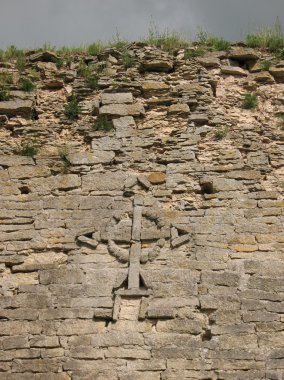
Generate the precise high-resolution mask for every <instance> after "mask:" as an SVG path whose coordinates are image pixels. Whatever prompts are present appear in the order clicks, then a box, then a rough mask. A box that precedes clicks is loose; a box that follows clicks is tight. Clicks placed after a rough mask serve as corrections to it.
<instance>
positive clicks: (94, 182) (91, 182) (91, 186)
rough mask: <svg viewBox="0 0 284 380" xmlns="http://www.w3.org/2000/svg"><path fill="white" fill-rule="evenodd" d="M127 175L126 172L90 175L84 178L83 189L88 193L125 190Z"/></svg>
mask: <svg viewBox="0 0 284 380" xmlns="http://www.w3.org/2000/svg"><path fill="white" fill-rule="evenodd" d="M126 178H127V174H126V173H124V172H108V173H90V174H87V175H85V176H83V177H82V189H83V190H84V191H85V190H88V191H115V190H123V187H124V181H125V179H126Z"/></svg>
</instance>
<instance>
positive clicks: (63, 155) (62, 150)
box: [58, 146, 71, 173]
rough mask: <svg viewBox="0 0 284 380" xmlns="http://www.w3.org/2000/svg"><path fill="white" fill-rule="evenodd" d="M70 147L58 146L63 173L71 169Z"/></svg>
mask: <svg viewBox="0 0 284 380" xmlns="http://www.w3.org/2000/svg"><path fill="white" fill-rule="evenodd" d="M68 154H69V149H68V147H67V146H62V147H59V148H58V155H59V157H60V159H61V161H62V164H63V173H68V172H69V170H70V166H71V162H70V161H69V160H68Z"/></svg>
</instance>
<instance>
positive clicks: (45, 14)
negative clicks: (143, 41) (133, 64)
mask: <svg viewBox="0 0 284 380" xmlns="http://www.w3.org/2000/svg"><path fill="white" fill-rule="evenodd" d="M283 11H284V3H283V0H270V1H269V2H268V1H267V0H176V1H173V0H0V47H2V48H3V47H5V46H8V45H11V44H15V45H17V46H19V47H36V46H39V45H42V44H43V43H44V42H50V43H51V44H54V45H57V46H60V45H78V44H81V43H90V42H93V41H95V40H99V39H100V40H104V41H109V40H111V39H112V38H113V36H114V35H115V33H116V30H118V31H119V32H120V34H121V35H122V36H124V37H125V38H128V39H130V40H134V39H138V38H141V37H144V36H145V35H146V34H147V32H148V28H149V24H150V20H151V18H152V19H153V20H154V21H155V23H156V25H157V26H158V27H159V28H160V29H161V30H163V29H165V28H168V29H170V30H171V29H174V30H176V31H178V32H183V33H184V34H186V35H191V36H193V35H194V33H195V31H196V29H197V27H198V26H201V27H202V28H203V29H205V30H207V31H208V32H211V33H213V34H216V35H220V36H223V37H225V38H228V39H240V38H243V37H244V36H245V35H246V34H247V32H248V31H249V30H250V29H253V28H254V27H255V26H256V25H272V24H273V23H274V22H275V19H276V16H277V15H279V16H280V17H282V20H281V21H282V23H284V12H283Z"/></svg>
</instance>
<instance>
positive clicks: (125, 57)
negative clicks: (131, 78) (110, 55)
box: [121, 50, 135, 69]
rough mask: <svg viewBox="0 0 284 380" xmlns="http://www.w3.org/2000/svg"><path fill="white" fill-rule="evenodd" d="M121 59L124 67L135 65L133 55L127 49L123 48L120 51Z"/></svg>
mask: <svg viewBox="0 0 284 380" xmlns="http://www.w3.org/2000/svg"><path fill="white" fill-rule="evenodd" d="M121 59H122V63H123V66H124V67H125V69H129V68H130V67H133V66H134V65H135V59H134V57H133V56H132V55H131V54H129V52H128V51H127V50H125V51H124V52H123V53H122V57H121Z"/></svg>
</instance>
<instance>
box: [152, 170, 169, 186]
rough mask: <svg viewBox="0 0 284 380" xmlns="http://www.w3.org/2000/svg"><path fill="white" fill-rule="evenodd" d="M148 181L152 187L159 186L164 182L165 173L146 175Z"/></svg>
mask: <svg viewBox="0 0 284 380" xmlns="http://www.w3.org/2000/svg"><path fill="white" fill-rule="evenodd" d="M148 180H149V181H150V183H152V184H153V185H159V184H161V183H165V182H166V174H165V173H160V172H156V173H151V174H149V175H148Z"/></svg>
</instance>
